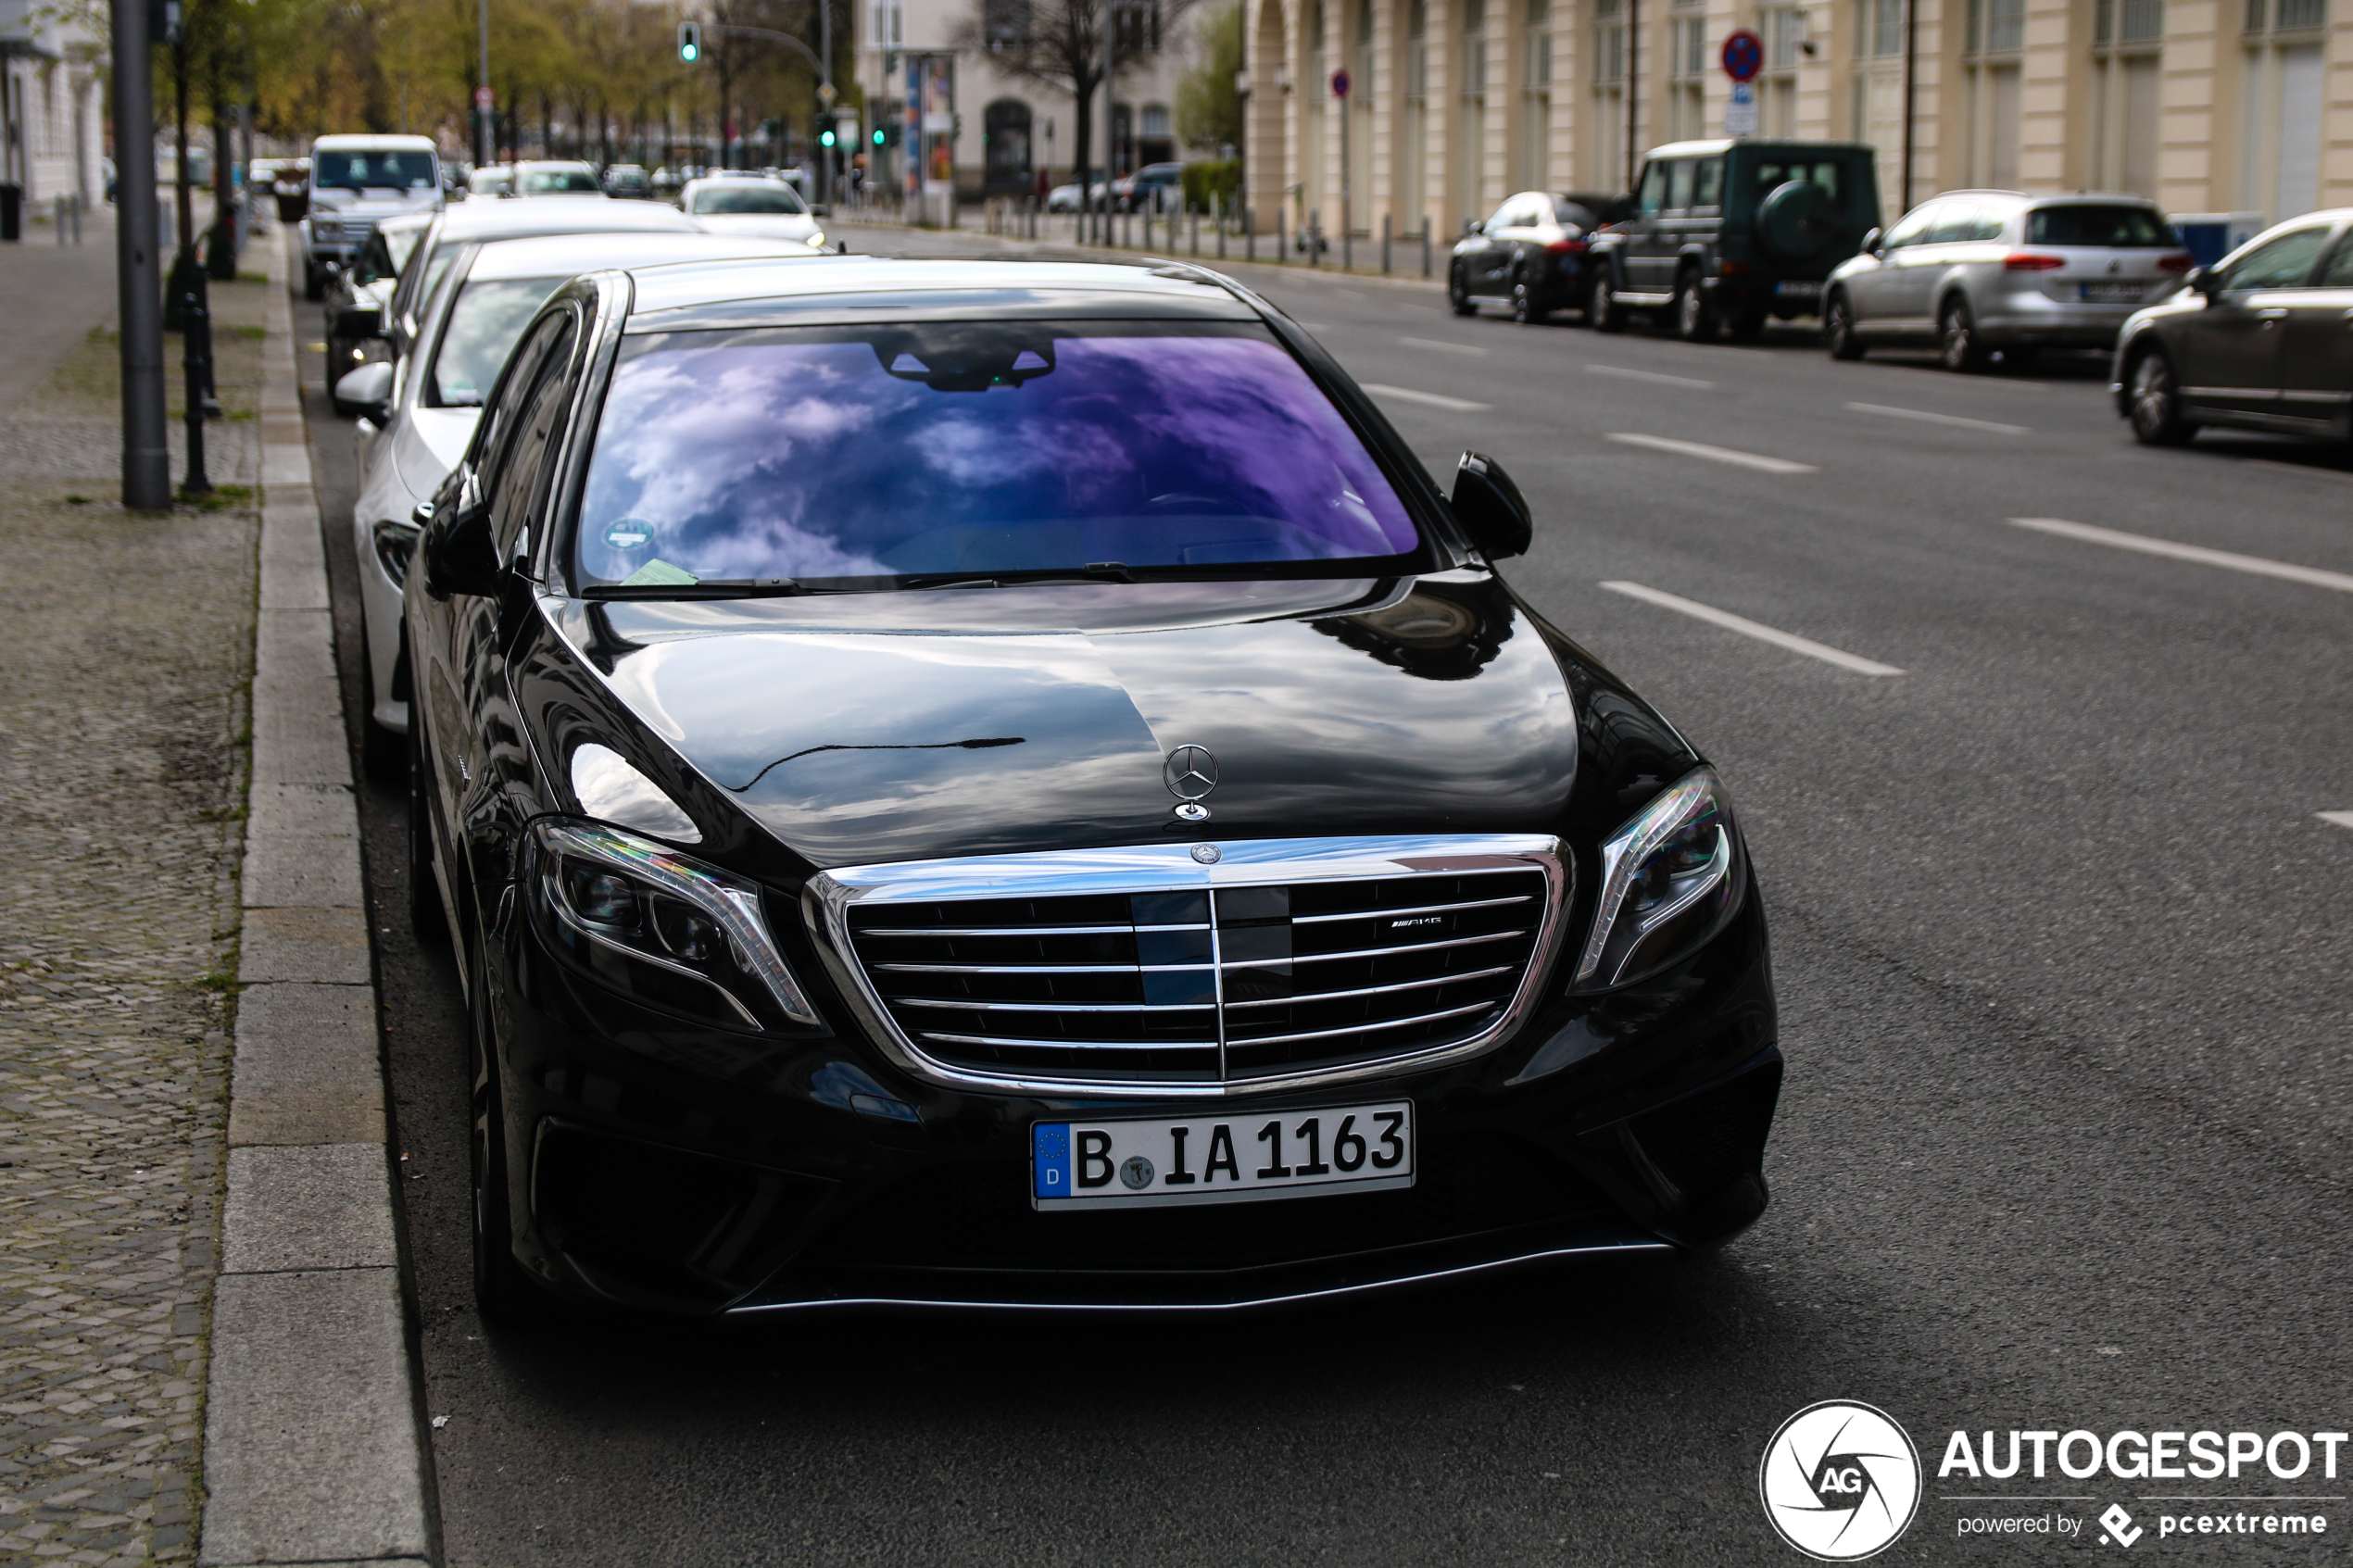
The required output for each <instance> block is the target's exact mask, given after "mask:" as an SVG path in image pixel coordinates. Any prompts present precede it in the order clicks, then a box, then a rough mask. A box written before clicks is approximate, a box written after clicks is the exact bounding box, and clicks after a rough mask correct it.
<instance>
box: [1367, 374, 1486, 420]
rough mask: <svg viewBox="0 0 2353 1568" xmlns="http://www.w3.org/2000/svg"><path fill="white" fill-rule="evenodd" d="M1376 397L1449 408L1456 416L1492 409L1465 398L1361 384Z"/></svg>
mask: <svg viewBox="0 0 2353 1568" xmlns="http://www.w3.org/2000/svg"><path fill="white" fill-rule="evenodd" d="M1361 384H1362V385H1363V386H1364V388H1365V391H1366V392H1369V393H1371V394H1372V395H1374V396H1376V397H1394V398H1396V399H1397V400H1398V401H1399V402H1401V403H1419V404H1422V405H1424V406H1426V407H1428V408H1451V409H1453V411H1454V412H1455V413H1458V414H1477V413H1481V412H1483V411H1485V410H1486V409H1488V408H1493V407H1494V405H1493V404H1491V403H1474V402H1472V401H1471V400H1470V399H1469V398H1467V397H1446V396H1442V395H1440V394H1438V393H1435V392H1416V391H1415V390H1414V389H1413V388H1412V387H1410V386H1383V385H1382V384H1381V383H1378V382H1375V381H1368V382H1365V383H1361Z"/></svg>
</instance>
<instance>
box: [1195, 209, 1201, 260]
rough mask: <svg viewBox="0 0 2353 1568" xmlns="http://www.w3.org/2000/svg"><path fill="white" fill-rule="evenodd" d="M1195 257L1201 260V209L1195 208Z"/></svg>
mask: <svg viewBox="0 0 2353 1568" xmlns="http://www.w3.org/2000/svg"><path fill="white" fill-rule="evenodd" d="M1193 257H1194V259H1195V260H1199V259H1200V258H1201V208H1199V207H1195V208H1193Z"/></svg>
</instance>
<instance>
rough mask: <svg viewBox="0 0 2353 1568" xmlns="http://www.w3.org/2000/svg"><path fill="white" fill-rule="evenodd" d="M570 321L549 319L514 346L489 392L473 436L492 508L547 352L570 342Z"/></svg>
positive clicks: (477, 466)
mask: <svg viewBox="0 0 2353 1568" xmlns="http://www.w3.org/2000/svg"><path fill="white" fill-rule="evenodd" d="M571 325H572V323H571V319H570V318H569V317H568V316H564V315H554V316H550V317H548V318H547V319H546V320H543V321H541V322H540V323H539V325H538V330H537V331H535V332H531V333H529V334H528V335H527V336H525V337H524V338H523V340H522V342H521V343H519V344H517V345H515V351H514V353H513V354H512V355H511V356H510V357H509V358H508V360H507V368H506V370H504V371H502V372H501V373H500V376H499V379H498V382H497V385H495V386H493V387H492V388H491V389H490V395H489V397H488V398H487V399H486V400H485V401H484V406H483V413H482V424H481V426H480V427H479V428H478V429H477V430H476V431H475V433H474V450H475V451H476V452H478V453H480V454H481V456H480V458H478V459H477V460H476V462H475V467H474V471H475V473H476V474H477V475H478V476H479V482H480V484H481V488H482V494H483V495H484V498H486V499H487V500H489V501H490V503H491V504H492V506H494V507H495V506H497V501H498V496H499V494H500V492H501V490H502V489H503V487H504V485H505V483H506V473H507V470H508V468H509V467H510V463H511V461H512V459H513V456H514V449H515V442H516V436H517V433H519V432H520V431H521V430H522V426H523V418H522V416H523V410H524V408H525V407H526V406H527V405H528V404H529V403H530V401H531V395H532V394H533V393H534V392H535V391H537V390H538V385H539V375H540V371H541V370H542V369H543V368H544V367H545V366H546V365H547V355H548V350H550V349H551V348H553V347H554V346H555V345H556V344H557V342H558V341H559V340H560V339H562V340H568V339H569V337H570V332H571Z"/></svg>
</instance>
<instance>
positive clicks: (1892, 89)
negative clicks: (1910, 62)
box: [1801, 0, 1904, 216]
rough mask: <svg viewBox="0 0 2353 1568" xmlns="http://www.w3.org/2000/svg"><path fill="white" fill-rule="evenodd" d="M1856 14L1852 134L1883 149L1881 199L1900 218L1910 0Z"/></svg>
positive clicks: (1869, 1)
mask: <svg viewBox="0 0 2353 1568" xmlns="http://www.w3.org/2000/svg"><path fill="white" fill-rule="evenodd" d="M1853 14H1854V18H1855V36H1854V39H1853V41H1852V43H1851V44H1850V47H1849V54H1850V56H1852V59H1853V62H1854V64H1853V66H1852V68H1851V69H1852V75H1851V76H1850V78H1849V93H1850V99H1849V101H1850V104H1851V106H1852V114H1851V117H1850V119H1849V122H1848V127H1847V133H1848V135H1850V136H1852V137H1853V138H1854V139H1855V140H1856V141H1857V142H1869V144H1871V145H1872V146H1874V147H1876V148H1878V149H1879V185H1880V197H1881V203H1882V205H1884V206H1885V207H1887V208H1888V209H1889V212H1890V215H1891V216H1894V208H1895V207H1897V206H1900V205H1901V204H1902V202H1903V199H1904V198H1903V191H1904V179H1903V162H1904V0H1855V6H1854V13H1853ZM1801 42H1802V40H1801Z"/></svg>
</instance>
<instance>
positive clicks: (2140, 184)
mask: <svg viewBox="0 0 2353 1568" xmlns="http://www.w3.org/2000/svg"><path fill="white" fill-rule="evenodd" d="M2164 40H2165V0H2096V3H2095V5H2094V6H2093V8H2092V82H2091V87H2092V147H2091V154H2092V157H2091V168H2090V170H2089V172H2090V177H2091V181H2092V182H2093V183H2094V184H2095V185H2097V186H2099V187H2100V188H2101V189H2102V190H2108V191H2130V192H2132V193H2133V194H2135V195H2142V196H2147V197H2149V198H2151V199H2152V200H2154V199H2155V198H2156V196H2157V150H2158V144H2159V142H2160V141H2161V139H2162V137H2163V127H2162V125H2161V123H2160V119H2161V106H2162V97H2163V92H2164V75H2163V69H2164V56H2163V52H2162V49H2163V44H2164Z"/></svg>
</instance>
